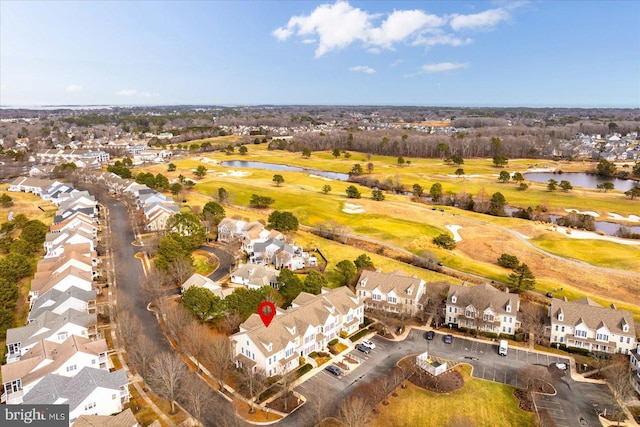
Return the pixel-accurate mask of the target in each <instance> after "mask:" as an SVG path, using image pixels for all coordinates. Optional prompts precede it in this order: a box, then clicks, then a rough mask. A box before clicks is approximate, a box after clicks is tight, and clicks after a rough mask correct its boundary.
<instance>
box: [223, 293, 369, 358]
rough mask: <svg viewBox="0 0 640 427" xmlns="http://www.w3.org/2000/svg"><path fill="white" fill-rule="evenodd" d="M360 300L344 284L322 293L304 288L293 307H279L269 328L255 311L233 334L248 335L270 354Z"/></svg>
mask: <svg viewBox="0 0 640 427" xmlns="http://www.w3.org/2000/svg"><path fill="white" fill-rule="evenodd" d="M359 303H360V301H359V298H358V297H357V296H356V295H355V294H354V293H353V292H352V291H351V290H350V289H349V288H347V287H345V286H343V287H340V288H337V289H333V290H329V289H326V288H323V293H322V294H320V295H317V296H315V295H311V294H308V293H306V292H302V293H300V295H298V297H297V298H296V299H295V300H293V304H292V306H291V308H289V309H288V310H281V309H277V310H276V316H275V317H274V318H273V320H272V321H271V324H270V325H269V327H268V328H267V327H265V326H264V323H263V322H262V320H261V319H260V316H258V314H252V315H251V316H250V317H249V318H248V319H247V320H246V321H245V322H244V323H243V324H242V325H240V332H239V333H237V334H235V335H234V337H235V336H237V335H244V334H246V335H248V336H249V338H250V339H251V340H252V341H253V342H254V343H255V344H256V345H258V346H260V350H261V352H262V354H264V355H265V356H266V357H269V356H271V355H273V354H275V353H277V352H279V351H281V350H283V349H285V348H286V347H287V345H288V344H289V343H290V342H292V341H294V340H295V338H296V337H298V336H303V335H304V333H305V332H306V330H307V329H308V328H309V327H310V326H311V327H313V328H315V327H317V326H318V325H324V323H325V322H326V320H327V318H328V317H329V316H330V315H334V316H338V315H346V314H347V313H348V311H349V309H355V308H356V307H357V306H358V305H359ZM269 344H271V347H270V349H269Z"/></svg>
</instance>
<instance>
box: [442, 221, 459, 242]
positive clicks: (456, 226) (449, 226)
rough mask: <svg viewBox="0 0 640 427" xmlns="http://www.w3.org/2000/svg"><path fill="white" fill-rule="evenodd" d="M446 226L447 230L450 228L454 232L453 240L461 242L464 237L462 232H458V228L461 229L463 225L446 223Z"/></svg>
mask: <svg viewBox="0 0 640 427" xmlns="http://www.w3.org/2000/svg"><path fill="white" fill-rule="evenodd" d="M444 228H446V229H447V230H449V231H450V232H451V233H452V234H453V241H454V242H461V241H462V237H460V234H458V230H460V229H461V228H462V226H461V225H455V224H452V225H445V226H444Z"/></svg>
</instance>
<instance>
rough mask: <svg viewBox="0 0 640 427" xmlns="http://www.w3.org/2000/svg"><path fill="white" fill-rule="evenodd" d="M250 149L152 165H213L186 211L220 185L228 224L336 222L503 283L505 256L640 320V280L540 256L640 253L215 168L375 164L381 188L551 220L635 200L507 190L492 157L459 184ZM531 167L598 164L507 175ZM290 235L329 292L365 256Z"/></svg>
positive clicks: (438, 169) (436, 172)
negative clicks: (492, 200)
mask: <svg viewBox="0 0 640 427" xmlns="http://www.w3.org/2000/svg"><path fill="white" fill-rule="evenodd" d="M247 148H248V149H249V152H248V154H247V155H246V156H241V155H239V154H233V155H226V154H224V153H219V152H213V153H206V154H198V155H195V156H194V157H192V158H186V159H175V160H174V163H175V164H176V165H177V167H178V169H177V170H176V171H175V172H170V173H169V172H167V171H166V166H165V165H153V166H149V167H148V169H149V170H150V171H152V172H153V173H158V172H161V173H163V174H165V175H166V176H168V177H169V178H170V179H171V178H175V177H177V176H178V175H180V174H183V175H184V176H186V177H188V178H191V179H194V176H193V172H192V170H193V169H195V167H197V166H198V165H200V164H203V165H205V166H206V167H207V169H208V170H209V171H210V173H208V174H207V176H205V177H204V178H203V179H202V180H197V179H194V180H195V181H196V186H195V188H194V189H193V190H191V191H189V192H188V193H187V200H188V202H187V203H186V204H185V205H184V206H185V207H186V206H189V207H193V206H203V205H204V204H205V203H206V202H208V201H210V200H212V199H211V196H212V195H213V194H216V193H217V190H218V188H220V187H224V188H225V189H226V190H227V191H228V192H229V193H230V195H231V197H230V203H231V204H232V205H235V206H237V207H233V206H230V205H226V206H225V210H226V212H227V217H236V218H245V219H249V220H263V221H266V219H267V216H268V214H269V212H270V211H271V210H272V209H278V210H287V211H291V212H292V213H293V214H294V215H296V216H297V218H298V219H299V221H300V223H301V224H304V225H308V226H316V225H318V224H320V223H323V222H326V221H336V222H338V223H340V224H343V225H345V226H346V227H348V228H349V230H351V232H352V233H354V234H359V235H361V236H363V237H369V238H372V239H376V240H381V241H384V242H387V243H389V244H392V245H395V246H398V247H401V248H404V249H406V250H408V251H410V252H413V253H416V254H419V253H421V252H423V251H429V252H431V253H434V254H436V255H437V256H439V257H440V258H441V259H442V261H443V263H444V264H445V265H446V266H450V267H453V268H456V269H460V270H463V271H466V272H469V273H474V274H479V275H482V276H484V277H487V278H489V279H493V280H497V281H501V282H507V281H508V275H509V273H510V270H507V269H505V268H502V267H500V266H498V265H497V262H496V260H497V258H498V257H499V256H500V255H501V254H502V253H509V254H512V255H515V256H517V257H518V259H519V260H520V261H521V262H525V263H527V265H529V267H530V268H531V270H532V271H533V273H534V274H535V275H536V279H537V284H536V290H538V291H541V292H547V291H553V292H554V294H556V295H558V296H567V297H569V298H570V299H571V298H573V297H575V298H578V297H581V296H590V297H593V298H594V299H595V300H597V301H602V302H604V304H605V305H608V304H609V303H611V302H614V303H616V305H618V306H619V307H625V308H626V307H629V308H631V310H632V311H633V312H634V314H635V316H636V318H637V319H640V306H638V305H636V304H637V302H636V301H637V294H638V292H640V278H638V277H630V276H625V275H622V274H616V273H609V272H604V271H598V270H592V269H589V270H587V269H584V268H581V267H577V266H575V265H572V264H568V263H567V262H565V261H562V260H557V259H554V258H551V257H549V256H548V255H545V254H544V253H541V252H539V251H538V250H536V247H537V248H540V249H543V250H546V251H548V252H550V253H553V254H556V255H558V256H561V257H564V258H567V259H574V260H581V261H584V262H588V263H590V264H592V265H595V266H600V267H608V268H615V269H618V270H626V271H632V272H637V271H640V256H639V255H638V253H639V251H640V248H637V247H633V246H628V245H622V244H617V243H610V242H604V241H587V240H577V239H572V238H570V237H567V236H562V235H560V234H559V233H552V232H550V231H549V230H548V226H547V225H545V224H540V223H535V222H533V221H525V220H520V219H516V218H505V217H492V216H488V215H482V214H478V213H474V212H468V211H463V210H460V209H457V208H452V207H444V208H443V209H444V212H440V211H439V210H432V206H431V205H429V204H422V203H416V202H412V201H411V200H410V198H409V197H407V196H402V195H395V194H391V193H386V194H385V196H386V199H385V200H384V201H383V202H376V201H373V200H372V199H371V190H370V189H368V188H364V187H360V191H361V192H362V198H360V199H347V198H346V195H345V189H346V187H347V186H348V185H351V184H349V183H346V182H341V181H335V180H329V181H327V180H325V179H323V178H317V177H314V176H311V175H310V174H307V173H300V172H275V171H268V170H262V169H251V168H228V167H224V166H220V165H219V162H222V161H225V160H253V161H261V162H267V163H277V164H287V165H293V166H301V167H306V168H310V169H320V170H329V171H335V172H348V171H349V170H350V169H351V167H352V166H353V164H355V163H360V164H361V165H362V166H363V168H364V169H365V170H366V169H367V168H366V164H367V163H368V162H371V163H372V164H373V166H374V168H373V172H372V176H374V177H375V178H377V179H380V180H384V179H387V178H390V179H393V180H399V181H400V182H401V183H402V184H404V186H405V188H411V186H412V185H413V184H414V183H419V184H420V185H422V186H423V187H424V188H425V191H426V192H428V189H429V187H430V186H431V185H432V184H433V183H435V182H441V183H442V185H443V187H444V190H445V191H447V190H451V191H455V192H459V191H466V192H469V193H472V194H473V195H477V193H478V192H479V191H480V190H481V189H484V191H486V193H487V194H488V195H489V196H490V195H491V194H493V193H494V192H497V191H500V192H501V193H503V194H504V196H505V197H506V199H507V200H508V201H509V203H510V205H512V206H513V205H519V206H523V207H527V206H536V205H546V206H548V208H549V212H555V213H562V214H564V213H565V212H564V210H565V209H569V208H571V209H578V210H594V211H596V212H598V213H599V214H600V215H601V218H606V217H607V215H608V213H609V212H615V213H618V214H620V215H629V214H633V213H634V212H635V213H636V214H637V211H638V207H639V206H640V205H639V204H638V203H639V202H638V201H637V200H636V201H631V200H629V199H628V198H626V197H624V196H622V193H621V192H619V191H612V192H609V193H600V192H597V191H595V190H589V189H580V188H577V189H575V190H573V191H571V192H568V193H564V192H561V191H557V192H549V191H547V190H546V185H545V184H533V183H530V184H531V185H530V188H529V189H528V190H527V191H524V192H523V191H517V190H516V189H515V185H514V184H512V183H507V184H503V183H501V182H499V181H498V180H497V175H498V174H499V172H500V171H501V170H502V169H501V168H496V167H494V166H493V164H492V162H491V160H490V159H473V160H465V164H464V165H463V168H464V169H465V172H466V173H467V175H468V178H457V177H455V176H454V175H453V173H454V171H455V167H454V166H453V165H447V164H444V163H443V162H442V161H441V160H439V159H406V160H411V161H412V163H411V164H410V165H406V166H404V167H399V166H398V165H397V164H396V162H397V159H396V158H392V157H384V156H368V155H366V154H364V153H356V152H352V153H351V154H352V157H351V158H349V159H345V158H344V157H343V156H341V157H339V158H338V159H335V158H334V157H333V156H332V154H331V152H328V151H327V152H314V153H313V154H312V155H311V158H309V159H305V158H304V157H302V156H301V155H300V153H290V152H286V151H279V150H273V151H270V150H267V148H266V145H265V144H260V145H254V144H248V145H247ZM534 162H535V163H534ZM530 167H537V168H540V167H549V168H555V169H556V170H563V171H566V172H568V171H578V170H583V171H584V170H587V169H590V168H592V167H593V165H592V164H588V163H577V162H574V163H570V162H554V161H543V160H535V161H531V160H528V159H524V160H510V162H509V165H508V167H507V168H504V170H508V171H510V172H514V171H521V172H526V171H527V169H528V168H530ZM232 170H233V171H235V172H242V173H241V174H240V175H238V174H237V173H232ZM275 173H279V174H281V175H282V176H283V177H284V179H285V181H284V183H283V184H282V185H281V186H279V187H278V186H276V185H275V184H274V183H273V182H272V178H273V175H274V174H275ZM559 177H561V175H559ZM326 184H329V185H331V187H332V189H331V191H330V192H329V193H328V194H324V193H323V192H322V191H321V188H322V186H323V185H326ZM252 194H259V195H262V196H269V197H272V198H273V199H274V200H275V203H274V204H273V205H272V206H271V209H266V210H254V209H249V208H245V207H246V206H248V203H249V199H250V198H251V195H252ZM347 203H351V204H354V205H357V206H359V207H360V208H362V212H361V213H358V214H354V213H347V212H344V211H343V209H344V208H345V207H346V206H345V205H346V204H347ZM447 225H460V226H462V227H463V228H462V229H460V235H461V237H462V239H463V240H462V241H461V242H459V243H458V246H457V248H456V249H455V250H453V251H445V250H442V249H439V248H437V247H436V246H435V245H434V244H433V243H432V239H433V237H435V236H436V235H438V234H440V233H443V232H448V231H447V229H446V228H445V227H446V226H447ZM510 231H513V232H517V233H520V234H521V235H524V236H526V237H527V240H528V242H529V243H531V244H532V245H533V246H530V245H528V244H525V243H524V242H522V241H520V240H518V239H516V238H515V236H514V234H513V233H512V232H510ZM294 237H295V240H296V243H297V244H300V245H302V246H304V247H305V248H313V247H316V246H317V247H319V248H320V250H322V252H323V253H324V254H325V256H327V258H329V265H328V268H327V272H328V273H329V274H328V277H329V280H330V283H331V286H337V285H339V284H340V283H341V277H340V275H338V274H336V273H334V270H333V265H335V263H336V262H338V261H340V260H342V259H350V260H353V259H355V258H356V257H357V256H358V255H359V254H361V253H362V251H361V250H358V249H355V248H352V247H348V246H344V245H341V244H339V243H336V242H331V241H326V240H324V239H321V238H319V237H317V236H314V235H311V234H305V233H301V232H298V233H296V234H295V236H294ZM369 256H370V257H371V258H372V260H373V261H374V264H375V265H376V267H378V268H381V269H382V270H383V271H393V270H396V269H398V268H401V269H402V270H404V271H406V272H407V273H410V274H418V276H419V277H421V278H423V279H425V280H426V281H428V282H429V281H439V280H446V281H449V282H452V281H454V279H451V278H447V277H446V276H443V275H440V274H436V273H433V272H429V271H427V270H423V269H414V268H412V267H409V266H406V265H404V264H402V263H398V262H395V261H392V260H390V259H388V258H386V257H383V256H378V255H376V254H369ZM560 289H562V290H560Z"/></svg>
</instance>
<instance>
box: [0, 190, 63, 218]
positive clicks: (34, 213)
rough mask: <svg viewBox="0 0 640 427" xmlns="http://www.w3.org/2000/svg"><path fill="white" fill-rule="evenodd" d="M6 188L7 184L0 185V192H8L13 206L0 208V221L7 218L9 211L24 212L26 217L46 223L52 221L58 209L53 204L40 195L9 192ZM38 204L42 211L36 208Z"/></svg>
mask: <svg viewBox="0 0 640 427" xmlns="http://www.w3.org/2000/svg"><path fill="white" fill-rule="evenodd" d="M7 188H9V185H8V184H2V185H0V194H2V193H6V194H8V195H9V196H10V197H11V198H12V199H13V206H11V207H10V208H0V223H3V222H5V221H6V220H7V215H9V211H13V212H14V214H19V213H21V214H25V215H26V216H27V218H29V219H38V220H40V221H42V222H44V223H45V224H47V225H51V224H52V223H53V217H54V216H55V214H56V210H57V209H58V208H57V207H56V206H55V205H54V204H52V203H51V202H47V201H44V200H42V199H41V198H40V196H36V195H35V194H31V193H22V192H9V191H7ZM38 206H40V207H41V208H42V209H44V211H42V210H40V209H38Z"/></svg>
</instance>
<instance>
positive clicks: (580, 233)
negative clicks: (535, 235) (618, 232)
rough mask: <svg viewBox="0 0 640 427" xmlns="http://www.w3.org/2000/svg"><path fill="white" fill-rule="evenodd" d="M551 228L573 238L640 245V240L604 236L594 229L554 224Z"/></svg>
mask: <svg viewBox="0 0 640 427" xmlns="http://www.w3.org/2000/svg"><path fill="white" fill-rule="evenodd" d="M550 230H551V231H557V232H558V233H562V234H564V235H565V236H567V237H571V238H572V239H592V240H606V241H609V242H614V243H620V244H623V245H634V246H637V245H640V240H631V239H621V238H619V237H613V236H603V235H601V234H598V233H594V232H593V231H584V230H574V229H568V228H566V227H559V226H557V225H552V226H551V228H550Z"/></svg>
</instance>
